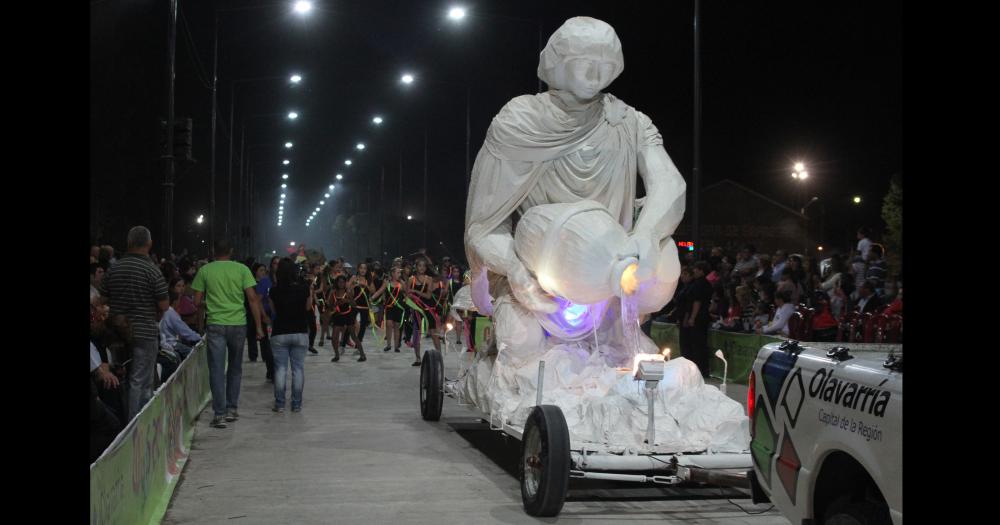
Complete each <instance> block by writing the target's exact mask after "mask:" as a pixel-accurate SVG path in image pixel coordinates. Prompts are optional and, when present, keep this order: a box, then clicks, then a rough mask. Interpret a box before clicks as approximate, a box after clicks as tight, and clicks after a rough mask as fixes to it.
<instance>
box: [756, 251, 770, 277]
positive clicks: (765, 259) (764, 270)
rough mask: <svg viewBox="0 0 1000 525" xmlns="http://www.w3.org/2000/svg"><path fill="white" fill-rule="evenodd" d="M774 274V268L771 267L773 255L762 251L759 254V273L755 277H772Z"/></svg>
mask: <svg viewBox="0 0 1000 525" xmlns="http://www.w3.org/2000/svg"><path fill="white" fill-rule="evenodd" d="M773 274H774V268H772V267H771V256H770V255H768V254H766V253H762V254H760V255H758V256H757V274H756V275H754V277H760V276H762V275H763V276H767V277H770V276H771V275H773Z"/></svg>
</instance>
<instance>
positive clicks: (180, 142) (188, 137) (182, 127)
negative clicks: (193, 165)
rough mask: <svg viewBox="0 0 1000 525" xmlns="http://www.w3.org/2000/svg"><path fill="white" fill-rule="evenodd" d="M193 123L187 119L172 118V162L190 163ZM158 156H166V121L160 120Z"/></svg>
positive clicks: (191, 158) (191, 159)
mask: <svg viewBox="0 0 1000 525" xmlns="http://www.w3.org/2000/svg"><path fill="white" fill-rule="evenodd" d="M193 130H194V123H193V121H192V120H191V118H189V117H175V118H174V160H179V161H187V162H191V161H193V160H194V158H193V157H192V155H191V153H192V146H193V143H194V140H193V138H192V137H193ZM160 154H161V155H166V154H167V121H166V120H160Z"/></svg>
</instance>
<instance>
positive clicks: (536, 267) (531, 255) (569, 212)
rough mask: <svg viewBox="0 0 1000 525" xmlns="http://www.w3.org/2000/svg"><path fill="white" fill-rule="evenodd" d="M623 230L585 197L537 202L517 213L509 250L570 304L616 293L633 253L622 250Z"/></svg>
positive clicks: (635, 259) (546, 287) (634, 258)
mask: <svg viewBox="0 0 1000 525" xmlns="http://www.w3.org/2000/svg"><path fill="white" fill-rule="evenodd" d="M627 240H628V234H626V233H625V229H624V228H622V226H621V225H620V224H618V222H617V221H615V219H614V218H613V217H612V216H611V214H610V213H608V211H607V209H605V208H604V206H602V205H600V204H599V203H597V202H594V201H591V200H584V201H579V202H574V203H558V204H542V205H539V206H535V207H532V208H531V209H529V210H528V211H527V212H525V214H524V215H522V216H521V218H520V220H519V221H518V223H517V229H516V230H515V232H514V250H515V252H516V253H517V256H518V257H519V258H520V259H521V260H522V261H523V262H524V264H525V266H527V267H528V269H529V270H531V271H532V272H533V273H534V274H535V277H536V278H537V279H538V284H539V285H541V287H542V288H543V289H544V290H545V291H546V292H548V293H550V294H552V295H555V296H557V297H563V298H565V299H568V300H570V301H571V302H573V303H575V304H594V303H598V302H600V301H604V300H607V299H609V298H611V297H614V296H618V297H621V295H622V293H623V291H622V286H621V278H622V274H623V273H624V272H625V270H626V268H628V267H629V266H630V265H632V264H634V263H636V262H638V254H635V253H622V252H623V250H624V249H625V245H626V242H627Z"/></svg>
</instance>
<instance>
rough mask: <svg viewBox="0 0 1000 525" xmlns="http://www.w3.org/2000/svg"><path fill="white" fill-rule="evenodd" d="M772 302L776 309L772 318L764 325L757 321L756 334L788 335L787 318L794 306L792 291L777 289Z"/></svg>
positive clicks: (790, 315) (790, 316) (792, 311)
mask: <svg viewBox="0 0 1000 525" xmlns="http://www.w3.org/2000/svg"><path fill="white" fill-rule="evenodd" d="M774 304H775V306H777V311H775V312H774V319H772V320H771V322H770V323H767V324H766V325H762V324H761V323H760V322H759V321H758V322H757V333H758V334H766V335H770V334H779V333H780V334H781V335H783V336H785V337H788V320H789V319H791V318H792V314H793V313H795V306H794V303H792V292H791V291H789V290H779V291H778V292H777V293H775V294H774Z"/></svg>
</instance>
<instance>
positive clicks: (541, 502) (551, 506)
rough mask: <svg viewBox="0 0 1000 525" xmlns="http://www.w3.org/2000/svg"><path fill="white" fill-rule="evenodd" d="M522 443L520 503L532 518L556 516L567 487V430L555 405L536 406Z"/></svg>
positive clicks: (526, 426) (568, 460) (525, 426)
mask: <svg viewBox="0 0 1000 525" xmlns="http://www.w3.org/2000/svg"><path fill="white" fill-rule="evenodd" d="M522 437H523V439H522V441H521V463H520V468H519V470H520V474H521V501H522V502H523V503H524V511H525V512H527V513H528V514H529V515H531V516H538V517H551V516H557V515H559V511H561V510H562V507H563V502H565V501H566V489H567V488H568V486H569V466H570V455H569V428H568V427H567V426H566V418H565V417H563V413H562V410H560V409H559V407H557V406H555V405H541V406H536V407H535V408H533V409H532V410H531V414H530V415H529V416H528V420H527V422H526V423H525V425H524V435H523V436H522Z"/></svg>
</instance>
